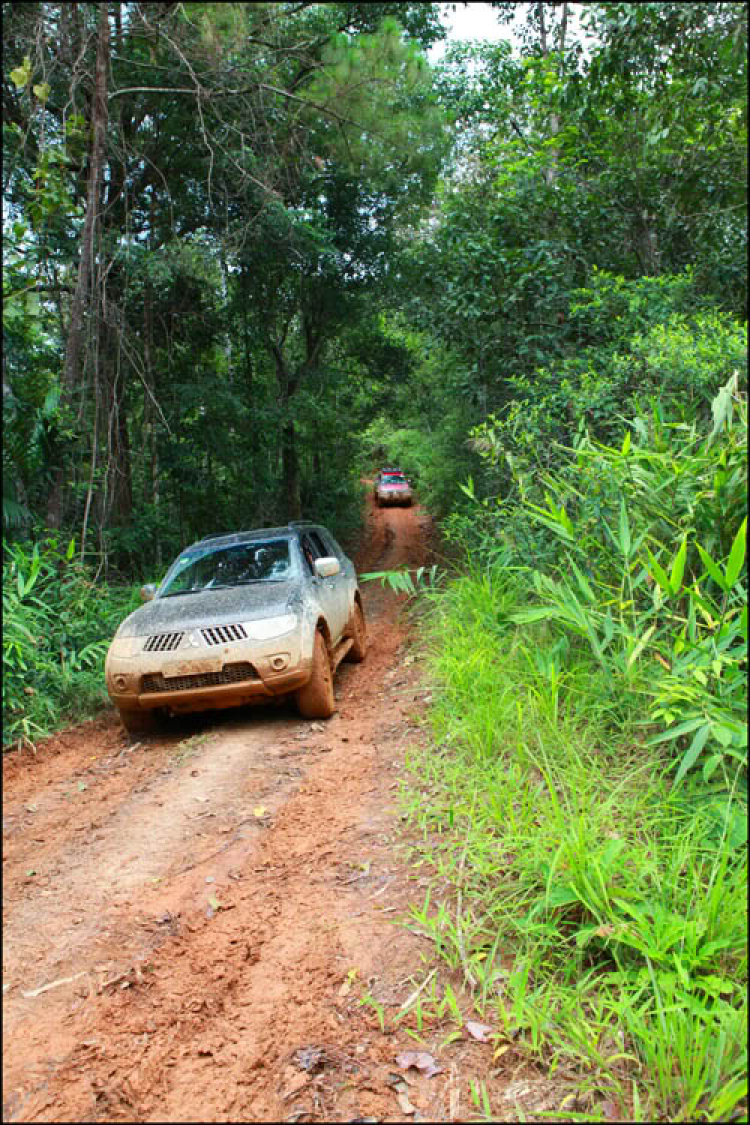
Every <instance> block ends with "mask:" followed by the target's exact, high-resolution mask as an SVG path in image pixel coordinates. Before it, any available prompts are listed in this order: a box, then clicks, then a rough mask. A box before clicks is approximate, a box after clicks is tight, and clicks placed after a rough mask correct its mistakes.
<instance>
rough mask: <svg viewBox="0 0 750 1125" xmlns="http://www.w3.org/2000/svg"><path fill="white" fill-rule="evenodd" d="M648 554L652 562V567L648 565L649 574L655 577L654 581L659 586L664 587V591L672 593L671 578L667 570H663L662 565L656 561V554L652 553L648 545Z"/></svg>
mask: <svg viewBox="0 0 750 1125" xmlns="http://www.w3.org/2000/svg"><path fill="white" fill-rule="evenodd" d="M646 554H647V555H648V560H649V563H650V564H651V565H650V567H646V569H647V570H648V572H649V574H650V575H651V577H652V578H653V579H654V581H655V582H657V583H658V584H659V586H660V587H661V588H662V590H663V591H664V593H665V594H671V593H672V587H671V585H670V582H669V578H668V577H667V573H666V571H664V570H662V568H661V566H660V565H659V563H658V562H657V561H656V559H655V558H654V556H653V555H652V554H651V552H650V551H649V549H648V547H647V548H646Z"/></svg>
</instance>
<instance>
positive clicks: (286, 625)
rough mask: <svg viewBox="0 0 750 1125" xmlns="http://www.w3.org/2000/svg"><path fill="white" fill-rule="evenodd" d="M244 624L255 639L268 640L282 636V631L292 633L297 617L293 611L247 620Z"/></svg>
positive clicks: (248, 633) (250, 635)
mask: <svg viewBox="0 0 750 1125" xmlns="http://www.w3.org/2000/svg"><path fill="white" fill-rule="evenodd" d="M244 625H245V628H246V629H247V635H248V636H249V637H251V638H252V639H253V640H254V641H267V640H269V639H270V638H271V637H280V636H281V635H282V633H290V632H291V631H292V629H294V628H295V627H296V625H297V618H296V617H295V615H294V614H293V613H283V614H281V616H279V617H265V618H263V619H261V620H260V621H245V622H244Z"/></svg>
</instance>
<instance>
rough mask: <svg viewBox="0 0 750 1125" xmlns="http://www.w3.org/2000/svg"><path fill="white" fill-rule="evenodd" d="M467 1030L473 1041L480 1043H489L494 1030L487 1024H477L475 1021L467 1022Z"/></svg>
mask: <svg viewBox="0 0 750 1125" xmlns="http://www.w3.org/2000/svg"><path fill="white" fill-rule="evenodd" d="M466 1030H467V1031H468V1033H469V1035H470V1036H471V1037H472V1039H478V1040H479V1042H480V1043H489V1041H490V1032H491V1031H492V1028H491V1027H489V1026H488V1025H487V1024H486V1023H476V1022H475V1021H474V1020H467V1021H466Z"/></svg>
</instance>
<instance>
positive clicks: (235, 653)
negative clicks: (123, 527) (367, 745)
mask: <svg viewBox="0 0 750 1125" xmlns="http://www.w3.org/2000/svg"><path fill="white" fill-rule="evenodd" d="M141 594H142V596H143V598H144V599H145V600H146V601H147V602H148V604H147V605H143V606H141V607H140V608H139V609H136V610H135V611H134V612H133V613H131V614H130V615H129V616H128V617H126V618H125V620H124V621H123V622H122V624H121V625H120V627H119V629H118V630H117V632H116V634H115V637H114V640H113V641H112V644H111V645H110V648H109V652H108V654H107V659H106V663H105V677H106V683H107V691H108V692H109V696H110V699H111V700H112V702H113V703H114V705H115V707H117V709H118V711H119V712H120V718H121V719H122V722H123V725H124V727H125V728H126V730H128V731H129V732H130V733H133V734H136V733H142V732H145V731H149V730H151V729H154V728H155V727H156V726H157V725H158V721H159V719H160V717H163V716H165V715H167V714H170V713H172V714H183V713H185V712H189V711H205V710H215V709H220V708H225V707H235V706H239V705H241V704H244V703H268V702H272V701H274V700H277V701H280V700H283V699H286V698H288V697H293V698H294V700H295V702H296V704H297V708H298V710H299V712H300V714H302V715H303V716H304V717H305V718H310V719H327V718H329V717H330V716H331V715H332V714H333V712H334V710H335V699H334V689H333V674H334V672H335V670H336V668H337V667H338V664H339V663H340V661H341V660H344V659H346V660H351V661H355V662H358V661H361V660H363V659H364V657H365V652H366V648H367V635H366V628H365V619H364V613H363V610H362V598H361V594H360V591H359V586H358V584H357V575H356V571H355V569H354V564H353V563H352V562H351V560H350V559H349V558H347V556H346V555H345V554H344V552H343V551H342V549H341V547H340V546H339V544H338V543H337V542H336V540H335V539H334V538H333V536H332V535H331V533H330V531H328V529H327V528H325V527H321V526H320V525H319V524H313V523H306V522H301V521H300V522H296V523H290V524H288V525H287V526H286V527H274V528H261V529H259V530H256V531H242V532H237V533H236V534H233V535H219V536H209V537H207V538H205V539H201V540H199V541H198V542H197V543H193V544H192V545H191V546H190V547H187V548H186V549H185V550H184V551H183V552H182V553H181V554H180V555H179V556H178V557H177V559H176V560H175V561H174V562H173V563H172V565H171V567H170V568H169V570H168V572H167V574H166V577H165V578H164V580H163V582H162V583H161V585H160V586H158V587H155V586H144V587H143V589H142V590H141Z"/></svg>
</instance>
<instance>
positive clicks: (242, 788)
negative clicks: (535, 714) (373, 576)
mask: <svg viewBox="0 0 750 1125" xmlns="http://www.w3.org/2000/svg"><path fill="white" fill-rule="evenodd" d="M430 531H431V528H430V521H429V518H428V516H427V515H426V513H425V512H424V511H423V510H422V509H421V508H419V507H418V506H416V507H414V508H410V509H386V510H378V509H377V508H375V507H374V506H372V505H371V506H370V507H369V509H368V523H367V535H366V539H365V543H364V545H363V548H362V550H361V552H360V554H359V557H358V558H357V560H356V561H357V566H358V570H359V571H360V573H361V572H363V571H367V570H370V569H384V568H391V567H397V566H402V565H409V566H417V565H420V564H423V563H426V562H428V561H429V539H430ZM363 596H364V599H365V610H366V615H367V620H368V628H369V635H370V648H369V652H368V656H367V659H366V661H365V663H364V664H362V665H358V666H355V665H346V664H344V665H342V666H341V668H340V670H339V673H338V675H337V679H336V685H337V689H336V690H337V701H338V711H337V713H336V714H335V715H334V717H333V718H332V719H331V720H330V721H328V722H327V723H310V722H308V721H305V720H302V719H300V718H299V717H297V716H296V715H295V714H293V712H292V709H291V707H289V708H285V709H278V710H275V709H274V710H271V709H265V708H264V709H260V708H248V709H243V710H235V711H227V712H226V713H225V714H220V713H218V714H214V715H212V716H209V717H207V718H203V717H198V716H196V717H193V718H192V719H190V720H187V719H185V720H181V721H180V724H179V726H177V727H175V728H174V729H173V730H170V731H169V733H168V734H165V736H164V737H161V738H158V739H154V740H153V741H151V742H149V743H145V742H144V743H142V744H135V745H131V744H129V743H128V740H127V739H126V737H125V736H124V734H123V733H122V731H121V729H120V727H119V724H118V722H117V720H116V719H115V717H114V715H107V716H105V717H103V718H102V719H100V720H98V721H95V722H92V723H87V724H83V725H82V726H80V727H77V728H74V729H72V730H69V731H67V732H65V733H63V734H60V735H59V736H58V737H56V738H54V739H52V740H50V741H49V742H48V743H46V744H45V745H43V746H42V747H40V748H39V750H38V752H37V754H36V755H35V756H32V755H31V753H30V752H26V751H25V752H21V753H15V754H12V755H6V759H5V760H4V763H3V765H4V855H3V875H4V879H3V897H4V907H3V909H4V942H3V981H4V984H3V1016H4V1021H3V1022H4V1053H3V1071H4V1072H3V1089H4V1095H3V1096H4V1105H3V1119H4V1120H5V1121H21V1120H22V1121H42V1120H46V1121H49V1120H55V1121H117V1120H127V1121H237V1120H245V1121H286V1120H288V1121H306V1120H307V1121H313V1120H326V1121H351V1120H355V1119H363V1118H364V1119H367V1120H379V1121H389V1120H391V1121H398V1120H403V1117H404V1113H405V1111H406V1112H409V1113H410V1114H411V1119H412V1120H455V1119H459V1118H460V1113H461V1107H462V1105H463V1106H464V1108H465V1106H466V1091H467V1084H468V1076H466V1075H464V1076H463V1078H460V1073H461V1070H460V1066H459V1062H460V1058H465V1059H469V1060H470V1059H472V1058H474V1057H475V1056H476V1062H477V1063H481V1066H480V1068H479V1072H480V1073H481V1070H482V1069H484V1067H485V1066H486V1065H487V1064H488V1063H489V1062H490V1060H491V1052H490V1054H489V1055H488V1053H487V1052H488V1050H489V1048H488V1045H487V1044H480V1043H477V1042H473V1041H471V1040H469V1039H468V1038H467V1039H466V1040H465V1041H464V1042H460V1043H458V1044H453V1047H454V1048H455V1047H458V1048H460V1050H459V1051H458V1052H457V1051H456V1050H453V1052H452V1061H451V1063H450V1065H445V1066H444V1069H443V1070H442V1071H441V1073H440V1074H437V1075H435V1076H433V1077H432V1078H427V1077H425V1076H424V1075H422V1074H421V1073H418V1072H417V1071H415V1070H414V1069H412V1070H411V1071H409V1072H408V1086H407V1084H406V1083H405V1081H403V1080H402V1081H401V1082H400V1083H399V1082H397V1081H396V1080H395V1079H394V1072H396V1074H397V1075H398V1067H397V1065H396V1063H395V1061H394V1060H395V1056H396V1055H397V1054H398V1052H399V1051H403V1050H405V1049H409V1048H411V1049H413V1048H414V1047H415V1043H414V1041H413V1039H410V1038H409V1036H408V1035H407V1034H406V1029H405V1027H404V1026H403V1025H399V1027H398V1028H397V1029H396V1031H395V1032H390V1033H388V1028H387V1027H386V1033H383V1031H382V1030H381V1027H380V1024H379V1020H378V1017H377V1015H376V1012H375V1010H374V1009H373V1007H372V1006H369V1005H362V1004H360V1003H359V1001H360V1000H361V999H362V997H363V996H364V995H366V994H369V995H370V996H372V997H373V998H374V1000H375V1001H376V1002H377V1003H378V1004H380V1005H383V1007H384V1010H385V1011H386V1012H389V1013H390V1014H395V1012H397V1010H398V1008H399V1006H400V1005H401V1004H403V1003H404V1002H405V1001H406V1000H407V998H408V997H409V996H410V994H411V993H412V992H413V990H414V989H415V987H417V986H418V985H419V983H420V982H422V981H423V980H424V978H425V976H426V975H427V973H428V971H429V968H430V966H429V965H426V964H425V956H426V955H427V954H428V953H429V944H428V942H427V941H425V939H423V938H420V937H419V936H418V935H415V934H413V933H410V932H408V931H406V930H405V929H404V928H403V927H399V926H394V925H393V922H394V920H396V919H398V918H399V917H402V916H403V915H404V914H405V913H406V909H407V904H408V901H409V900H410V899H412V900H418V901H421V899H422V897H423V895H424V890H423V889H422V888H420V887H419V886H415V885H414V879H415V878H416V876H415V874H414V872H413V871H410V869H409V868H408V866H406V861H405V857H404V852H403V849H401V848H399V847H398V843H397V837H398V834H397V831H396V828H397V825H396V817H397V815H398V814H397V812H396V811H395V806H396V800H395V798H396V791H397V788H398V784H399V777H400V773H401V770H402V766H403V758H404V752H405V749H406V747H408V746H409V745H414V744H416V743H417V742H418V741H419V740H420V739H421V738H422V737H423V735H422V732H421V729H420V721H421V717H422V713H423V710H424V694H425V688H424V687H422V686H421V685H420V680H419V662H418V660H417V659H415V658H414V657H413V656H410V655H409V654H408V631H407V627H406V625H405V623H404V621H403V620H402V619H400V618H399V612H398V611H399V604H400V602H401V601H402V600H403V599H401V598H399V597H398V596H396V595H395V594H393V593H392V592H389V591H387V590H384V589H383V588H381V587H380V585H378V584H375V583H365V584H364V586H363ZM417 882H419V880H417ZM454 1029H455V1025H454ZM477 1072H478V1071H477V1069H476V1068H472V1069H471V1073H472V1074H476V1073H477ZM402 1073H403V1072H402ZM407 1090H408V1099H410V1100H407V1102H406V1103H405V1102H404V1101H403V1100H402V1099H404V1098H406V1097H407ZM405 1106H406V1110H405ZM415 1115H416V1116H415Z"/></svg>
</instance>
